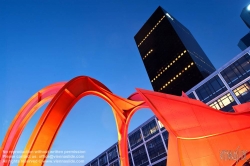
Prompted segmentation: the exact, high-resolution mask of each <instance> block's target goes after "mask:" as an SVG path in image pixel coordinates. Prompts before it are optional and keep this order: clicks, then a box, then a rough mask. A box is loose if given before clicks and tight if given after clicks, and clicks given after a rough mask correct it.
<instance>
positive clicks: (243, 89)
mask: <svg viewBox="0 0 250 166" xmlns="http://www.w3.org/2000/svg"><path fill="white" fill-rule="evenodd" d="M233 92H234V93H235V95H236V97H237V98H238V99H239V101H240V102H241V103H245V102H248V101H250V93H249V92H250V81H247V82H245V83H244V84H242V85H241V86H239V87H237V88H235V89H234V90H233Z"/></svg>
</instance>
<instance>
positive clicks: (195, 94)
mask: <svg viewBox="0 0 250 166" xmlns="http://www.w3.org/2000/svg"><path fill="white" fill-rule="evenodd" d="M193 93H194V96H195V98H196V99H197V100H200V99H199V97H198V95H197V93H196V92H195V90H194V91H193Z"/></svg>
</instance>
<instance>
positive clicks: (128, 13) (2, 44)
mask: <svg viewBox="0 0 250 166" xmlns="http://www.w3.org/2000/svg"><path fill="white" fill-rule="evenodd" d="M248 3H250V1H247V0H240V1H233V0H220V1H219V0H210V1H200V0H151V1H149V0H136V1H132V0H128V1H125V0H124V1H122V0H119V1H117V0H113V1H111V0H110V1H109V0H106V1H104V0H102V1H101V0H100V1H97V0H94V1H90V0H82V1H80V0H78V1H77V0H72V1H69V0H68V1H65V0H60V1H59V0H54V1H48V0H45V1H41V0H34V1H27V0H26V1H12V0H10V1H4V0H0V57H1V60H0V66H1V67H0V75H1V79H0V82H1V84H0V85H1V93H0V111H1V116H0V122H1V124H0V141H1V142H2V140H3V137H4V135H5V133H6V131H7V128H8V126H9V125H10V123H11V121H12V119H13V118H14V116H15V114H16V113H17V111H18V110H19V109H20V108H21V106H22V105H23V104H24V103H25V102H26V101H27V100H28V99H29V97H31V96H32V95H33V94H34V93H35V92H37V91H38V90H39V89H41V88H43V87H45V86H47V85H49V84H52V83H55V82H60V81H68V80H70V79H72V78H74V77H76V76H79V75H87V76H91V77H93V78H95V79H97V80H99V81H100V82H102V83H104V84H105V85H106V86H107V87H108V88H109V89H110V90H111V91H112V92H113V93H115V94H117V95H120V96H122V97H128V96H129V95H130V94H131V93H133V92H135V88H136V87H139V88H144V89H149V90H152V87H151V85H150V82H149V79H148V76H147V74H146V71H145V69H144V66H143V63H142V61H141V58H140V55H139V52H138V49H137V46H136V44H135V42H134V35H135V34H136V33H137V32H138V31H139V29H140V28H141V26H142V25H143V24H144V23H145V22H146V20H147V19H148V18H149V17H150V15H151V14H152V13H153V12H154V11H155V9H156V8H157V7H158V6H159V5H160V6H162V7H163V8H164V9H165V10H166V11H168V12H169V13H170V14H171V15H173V16H174V17H175V18H176V19H177V20H179V21H180V22H181V23H182V24H183V25H185V26H186V27H187V28H188V29H189V30H190V31H191V32H192V34H193V35H194V37H195V38H196V40H197V41H198V43H199V44H200V46H201V47H202V48H203V50H204V52H205V53H206V54H207V56H208V57H209V58H210V60H211V62H212V63H213V64H214V66H215V67H216V68H219V67H220V66H222V65H223V64H225V63H226V62H227V61H229V60H230V59H232V58H233V57H234V56H236V55H237V54H238V53H240V49H239V48H238V47H237V43H238V41H239V40H240V38H242V37H243V36H244V35H245V34H247V33H248V31H249V30H248V29H247V27H246V26H245V24H244V23H243V21H242V20H241V19H240V17H239V15H240V13H241V10H242V8H243V7H245V6H246V5H247V4H248ZM44 108H45V107H43V109H44ZM43 109H40V110H39V111H38V112H37V114H36V115H35V116H34V118H32V120H31V121H30V123H29V124H28V126H27V128H26V129H25V131H24V133H23V134H22V136H21V139H20V142H19V143H18V146H17V149H23V148H24V146H25V143H26V141H27V139H28V137H29V134H30V133H31V132H32V129H33V128H34V125H35V124H36V122H37V121H38V119H39V116H40V115H41V113H42V111H43ZM96 115H97V117H96V118H95V119H93V118H92V117H93V116H96ZM151 116H152V113H151V111H149V110H142V111H140V112H138V113H136V114H135V117H133V118H132V122H131V125H130V130H132V129H133V128H135V127H136V126H138V125H139V124H141V123H142V122H144V121H145V120H146V119H148V118H149V117H151ZM97 129H98V130H100V131H101V132H99V133H98V132H97ZM116 141H117V133H116V126H115V121H114V118H113V115H112V112H111V109H110V107H109V105H108V104H107V103H105V102H104V101H103V100H101V99H99V98H97V97H94V96H88V97H86V98H83V99H82V100H80V101H79V102H78V103H77V104H76V105H75V107H74V108H73V109H72V111H71V112H70V114H69V115H68V117H67V119H66V120H65V122H64V124H63V125H62V128H61V130H60V131H59V133H58V135H57V138H56V140H55V142H54V144H53V147H52V150H53V149H54V150H84V151H86V153H85V160H86V162H85V163H87V162H88V161H90V160H91V159H93V158H94V157H95V156H96V155H98V154H100V153H101V152H102V151H104V150H105V149H107V148H108V147H110V146H111V145H113V144H114V143H115V142H116Z"/></svg>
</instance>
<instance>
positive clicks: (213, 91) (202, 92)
mask: <svg viewBox="0 0 250 166" xmlns="http://www.w3.org/2000/svg"><path fill="white" fill-rule="evenodd" d="M225 91H226V87H225V85H224V84H223V83H222V81H221V79H220V78H219V76H218V75H216V76H214V77H213V78H211V79H210V80H209V81H207V82H206V83H204V84H203V85H202V86H200V87H199V88H197V90H196V91H195V92H196V94H197V96H198V97H199V99H200V100H201V101H203V102H204V103H207V102H209V101H210V100H212V99H213V98H215V97H217V96H218V95H220V94H221V93H223V92H225Z"/></svg>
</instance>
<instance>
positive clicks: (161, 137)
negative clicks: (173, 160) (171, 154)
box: [155, 117, 168, 154]
mask: <svg viewBox="0 0 250 166" xmlns="http://www.w3.org/2000/svg"><path fill="white" fill-rule="evenodd" d="M155 121H156V123H157V126H158V128H159V129H161V127H160V126H159V123H158V119H157V118H156V117H155ZM160 136H161V140H162V142H164V139H163V136H162V130H160ZM163 146H164V148H165V150H166V154H168V149H167V147H166V145H165V144H164V143H163Z"/></svg>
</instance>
